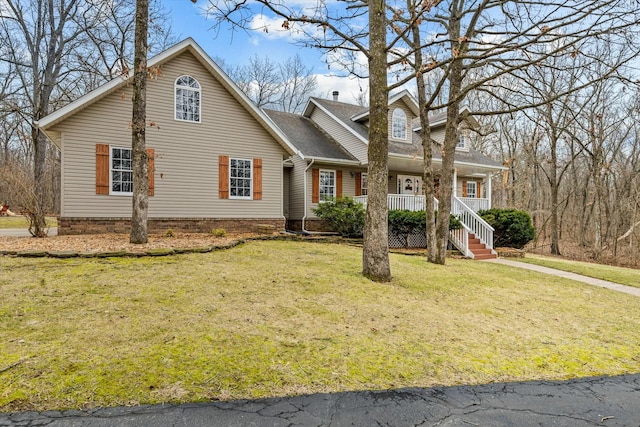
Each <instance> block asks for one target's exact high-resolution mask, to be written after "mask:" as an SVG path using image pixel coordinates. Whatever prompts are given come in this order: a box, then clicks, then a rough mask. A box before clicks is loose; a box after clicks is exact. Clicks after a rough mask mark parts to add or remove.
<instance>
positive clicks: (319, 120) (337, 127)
mask: <svg viewBox="0 0 640 427" xmlns="http://www.w3.org/2000/svg"><path fill="white" fill-rule="evenodd" d="M311 120H312V121H314V122H315V123H316V124H317V125H318V126H319V127H320V128H321V129H322V130H323V131H324V132H326V133H328V134H329V135H331V137H332V138H333V139H335V140H336V141H338V143H340V144H342V146H343V147H344V148H345V149H346V150H347V151H348V152H350V153H351V154H352V155H353V156H354V157H355V158H356V159H358V160H359V161H361V162H362V163H367V144H365V143H364V142H362V140H360V139H359V138H358V137H357V136H355V135H354V134H353V133H351V131H349V130H347V129H346V128H345V127H344V126H342V125H341V124H340V123H338V122H336V120H335V119H333V118H331V117H330V116H329V115H328V114H327V113H325V112H324V111H322V110H321V109H320V108H317V107H316V108H315V109H314V110H313V112H312V113H311Z"/></svg>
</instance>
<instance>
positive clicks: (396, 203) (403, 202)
mask: <svg viewBox="0 0 640 427" xmlns="http://www.w3.org/2000/svg"><path fill="white" fill-rule="evenodd" d="M354 200H355V201H356V202H359V203H362V204H363V205H365V206H366V205H367V196H355V197H354ZM437 205H438V201H437V200H436V209H437V208H438V206H437ZM387 206H388V207H389V209H390V210H407V211H423V210H424V206H425V199H424V196H413V195H409V194H388V195H387Z"/></svg>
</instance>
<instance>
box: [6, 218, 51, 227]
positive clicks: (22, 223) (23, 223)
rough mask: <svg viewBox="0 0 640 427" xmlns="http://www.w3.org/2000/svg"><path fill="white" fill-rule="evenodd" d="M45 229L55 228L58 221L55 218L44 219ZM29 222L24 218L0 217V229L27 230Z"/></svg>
mask: <svg viewBox="0 0 640 427" xmlns="http://www.w3.org/2000/svg"><path fill="white" fill-rule="evenodd" d="M45 221H46V223H47V227H57V226H58V221H57V219H56V218H55V217H49V216H48V217H46V219H45ZM28 227H29V221H28V220H27V218H26V217H24V216H21V215H17V216H0V228H28Z"/></svg>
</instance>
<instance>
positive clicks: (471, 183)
mask: <svg viewBox="0 0 640 427" xmlns="http://www.w3.org/2000/svg"><path fill="white" fill-rule="evenodd" d="M469 186H471V187H473V191H469V189H470V188H471V187H469ZM471 193H473V196H471ZM467 198H469V199H477V198H478V183H477V182H476V181H467Z"/></svg>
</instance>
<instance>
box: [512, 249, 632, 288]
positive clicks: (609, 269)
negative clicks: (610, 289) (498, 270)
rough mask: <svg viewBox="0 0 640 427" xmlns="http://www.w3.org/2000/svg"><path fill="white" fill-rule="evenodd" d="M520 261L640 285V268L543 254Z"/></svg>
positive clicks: (624, 283) (628, 284)
mask: <svg viewBox="0 0 640 427" xmlns="http://www.w3.org/2000/svg"><path fill="white" fill-rule="evenodd" d="M518 261H522V262H528V263H529V264H536V265H541V266H543V267H550V268H557V269H558V270H562V271H568V272H571V273H576V274H582V275H583V276H588V277H594V278H596V279H601V280H608V281H610V282H614V283H619V284H621V285H627V286H635V287H637V288H638V287H640V270H637V269H633V268H625V267H615V266H612V265H603V264H596V263H591V262H582V261H573V260H567V259H563V258H553V257H546V256H541V255H531V254H527V256H526V257H525V258H518Z"/></svg>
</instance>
